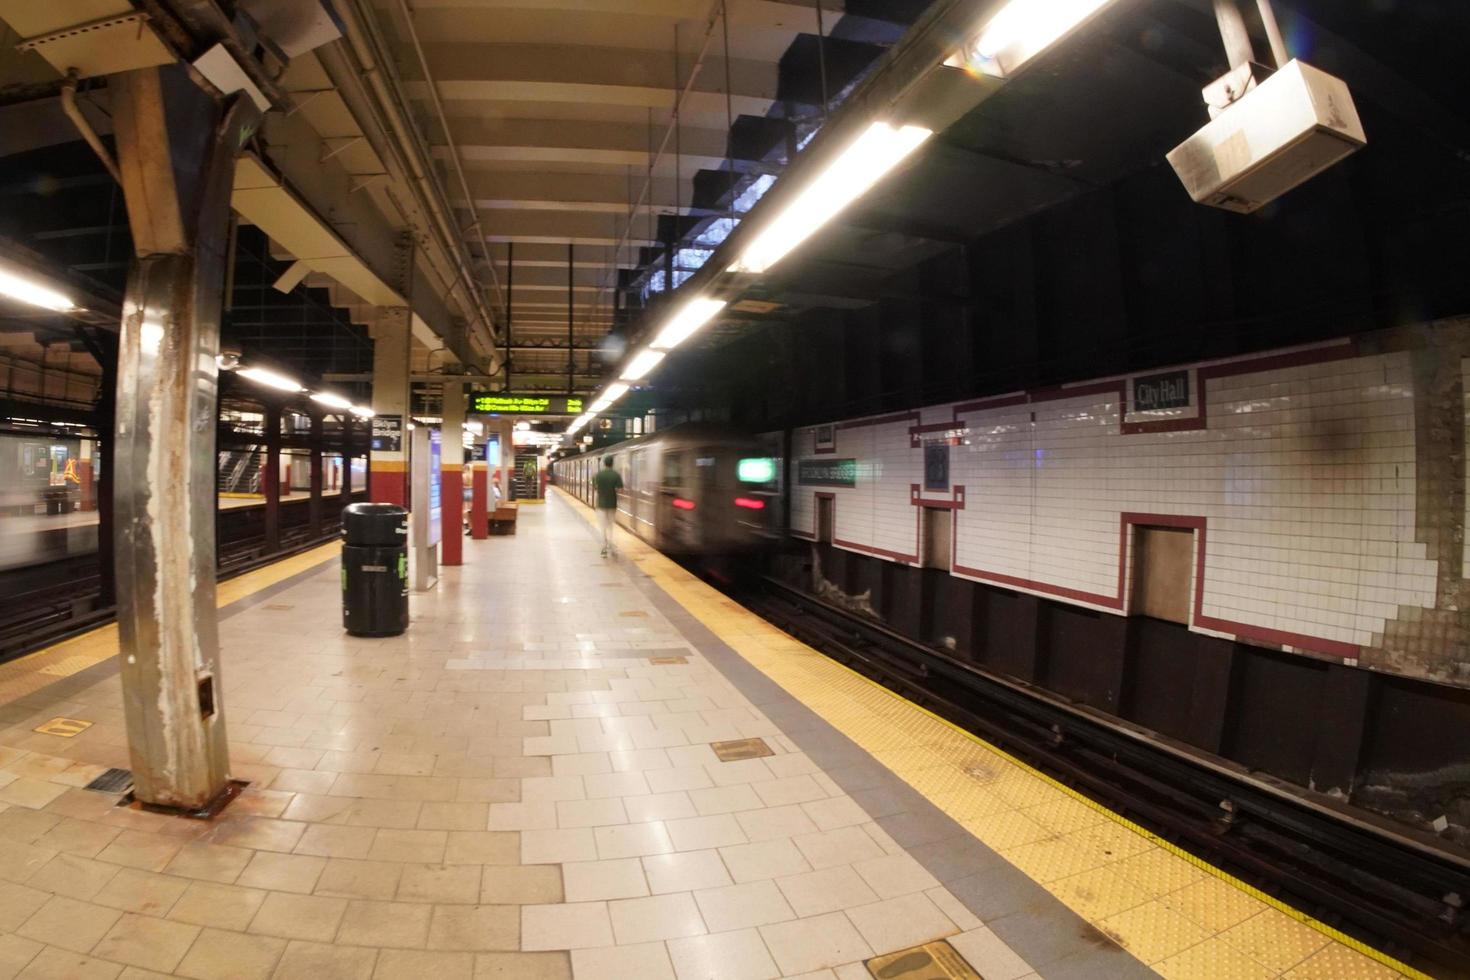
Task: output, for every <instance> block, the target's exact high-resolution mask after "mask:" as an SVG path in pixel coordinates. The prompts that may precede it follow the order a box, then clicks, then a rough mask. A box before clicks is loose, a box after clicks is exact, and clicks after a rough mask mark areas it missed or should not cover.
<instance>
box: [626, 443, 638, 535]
mask: <svg viewBox="0 0 1470 980" xmlns="http://www.w3.org/2000/svg"><path fill="white" fill-rule="evenodd" d="M642 476H643V451H642V450H641V449H635V450H633V451H632V452H631V453H629V454H628V472H627V473H625V474H623V492H624V493H625V494H627V499H628V530H630V531H632V532H633V533H634V534H638V535H639V537H642V535H641V534H639V530H638V527H639V525H638V518H639V517H640V516H643V515H642V514H641V509H642V508H641V506H640V501H639V500H638V497H639V493H638V488H639V487H640V486H641V485H642V483H641V478H642Z"/></svg>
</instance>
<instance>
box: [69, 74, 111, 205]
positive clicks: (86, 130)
mask: <svg viewBox="0 0 1470 980" xmlns="http://www.w3.org/2000/svg"><path fill="white" fill-rule="evenodd" d="M77 79H78V76H77V70H76V69H75V68H73V69H71V70H70V71H68V72H67V73H66V78H65V80H63V81H62V83H61V111H62V112H64V113H66V118H68V119H70V120H71V121H72V125H74V126H76V128H77V132H79V133H81V134H82V139H84V140H86V141H87V145H88V146H90V147H91V148H92V152H93V153H95V154H97V158H98V159H99V160H101V161H102V166H104V167H106V168H107V172H108V173H110V174H112V179H113V180H115V181H117V183H118V185H119V186H121V184H122V172H121V171H119V170H118V169H117V161H116V160H114V159H112V154H111V153H109V152H108V151H107V146H106V144H104V143H103V142H102V137H100V136H98V135H97V130H95V129H93V128H92V124H91V123H90V122H88V121H87V117H86V116H84V115H82V109H81V106H79V105H77Z"/></svg>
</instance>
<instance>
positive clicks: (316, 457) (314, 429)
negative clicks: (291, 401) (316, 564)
mask: <svg viewBox="0 0 1470 980" xmlns="http://www.w3.org/2000/svg"><path fill="white" fill-rule="evenodd" d="M322 423H323V420H322V416H321V415H320V414H318V413H315V412H313V413H312V416H311V500H310V502H309V503H307V505H306V507H307V511H306V513H307V518H306V519H307V521H308V526H309V527H310V528H311V536H312V538H314V539H315V538H319V537H321V536H322V493H323V491H324V490H325V489H326V486H325V484H326V481H325V479H324V478H323V477H324V474H323V472H322V442H323V441H324V440H325V436H324V435H323V432H322V429H323V424H322Z"/></svg>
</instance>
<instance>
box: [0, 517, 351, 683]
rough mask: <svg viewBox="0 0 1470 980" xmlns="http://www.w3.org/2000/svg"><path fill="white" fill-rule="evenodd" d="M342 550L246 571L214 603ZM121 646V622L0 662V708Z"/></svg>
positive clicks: (325, 548) (322, 550) (327, 547)
mask: <svg viewBox="0 0 1470 980" xmlns="http://www.w3.org/2000/svg"><path fill="white" fill-rule="evenodd" d="M340 552H341V545H339V544H337V543H336V542H332V543H330V544H324V545H322V546H321V547H319V548H312V549H311V550H310V551H303V552H302V553H301V554H299V555H292V556H291V557H289V558H283V559H281V560H280V561H278V562H275V563H274V564H271V565H267V566H266V567H264V568H258V569H256V570H255V571H253V572H246V573H245V574H244V575H239V576H236V577H235V578H232V579H230V580H229V581H228V582H221V583H220V584H219V585H218V587H217V588H216V589H215V600H216V602H217V604H218V605H219V606H221V607H223V606H228V605H229V604H230V603H232V602H239V601H240V600H241V599H245V598H248V597H249V596H252V595H254V594H255V593H257V592H259V591H261V590H262V589H267V588H270V587H271V586H272V585H275V584H276V583H277V582H283V581H285V580H286V579H288V578H290V577H291V576H293V575H298V574H300V573H301V572H304V571H307V570H308V569H311V568H315V567H316V566H318V565H320V564H322V563H323V562H325V561H330V560H331V559H333V558H335V557H337V555H338V554H339V553H340ZM117 644H118V638H117V624H116V623H109V624H107V625H106V626H100V627H98V628H97V629H95V630H91V631H90V632H87V633H83V634H82V635H81V636H74V637H72V638H71V639H69V640H63V641H62V642H60V643H57V644H55V645H53V646H49V647H46V648H44V649H42V650H37V651H36V652H34V653H28V654H26V655H25V656H24V657H18V658H16V659H15V660H12V661H10V662H9V663H6V664H0V704H9V703H10V702H11V701H14V700H16V699H17V698H23V697H25V696H26V695H27V694H34V693H35V692H36V691H39V690H41V688H43V687H45V686H46V685H48V684H53V683H55V682H56V681H57V680H59V679H61V678H63V677H70V676H71V675H73V674H78V673H81V672H82V671H84V670H86V669H87V668H88V667H92V666H95V665H96V664H100V663H101V662H102V661H104V660H107V659H108V658H109V657H114V656H116V655H117Z"/></svg>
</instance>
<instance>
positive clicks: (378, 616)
mask: <svg viewBox="0 0 1470 980" xmlns="http://www.w3.org/2000/svg"><path fill="white" fill-rule="evenodd" d="M342 542H343V544H342V626H343V627H344V628H345V629H346V630H347V632H348V633H351V634H352V635H353V636H397V635H398V634H399V633H402V632H403V631H404V630H406V629H408V511H406V510H404V509H403V508H402V507H396V506H394V505H393V504H349V505H348V506H347V507H346V508H344V509H343V511H342Z"/></svg>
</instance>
